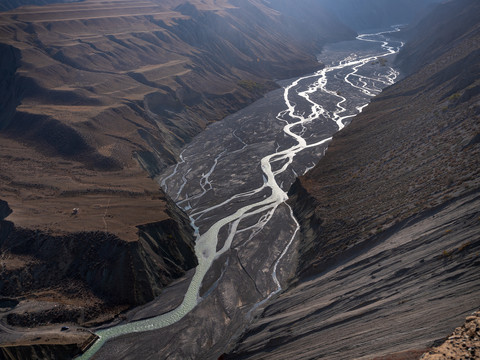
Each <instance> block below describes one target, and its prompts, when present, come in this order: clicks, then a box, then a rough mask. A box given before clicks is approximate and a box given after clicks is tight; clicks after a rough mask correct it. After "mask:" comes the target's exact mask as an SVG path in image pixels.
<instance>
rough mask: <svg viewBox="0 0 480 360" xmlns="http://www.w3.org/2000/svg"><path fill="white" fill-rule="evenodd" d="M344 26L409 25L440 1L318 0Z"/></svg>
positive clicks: (369, 27) (368, 27)
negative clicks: (430, 6)
mask: <svg viewBox="0 0 480 360" xmlns="http://www.w3.org/2000/svg"><path fill="white" fill-rule="evenodd" d="M319 2H320V3H321V4H322V5H323V6H325V7H326V8H327V9H328V10H329V11H331V12H332V13H334V14H335V15H336V16H337V17H338V18H339V19H340V20H341V21H342V22H343V23H344V24H346V25H347V26H350V27H351V28H353V29H356V30H367V29H375V28H383V27H387V26H390V25H392V24H409V23H411V22H412V20H414V19H415V18H416V17H418V16H419V15H420V14H423V13H424V11H425V10H426V9H427V8H428V7H429V5H431V4H433V3H436V2H440V0H420V1H419V0H396V1H390V0H361V1H359V0H320V1H319Z"/></svg>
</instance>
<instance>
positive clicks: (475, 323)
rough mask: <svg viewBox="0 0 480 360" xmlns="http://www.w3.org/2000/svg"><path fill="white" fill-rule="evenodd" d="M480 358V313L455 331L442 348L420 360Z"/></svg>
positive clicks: (426, 354) (430, 352) (468, 319)
mask: <svg viewBox="0 0 480 360" xmlns="http://www.w3.org/2000/svg"><path fill="white" fill-rule="evenodd" d="M478 358H480V312H478V311H477V312H475V313H473V314H471V315H470V316H468V317H467V318H466V321H465V324H463V325H462V326H460V327H458V328H456V329H455V331H454V332H453V334H451V335H450V336H449V337H448V338H447V340H446V341H445V342H444V343H443V344H442V345H440V346H437V347H434V348H433V349H431V350H430V351H428V352H427V353H425V354H424V355H423V356H422V357H420V360H447V359H466V360H474V359H478Z"/></svg>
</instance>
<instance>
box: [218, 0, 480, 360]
mask: <svg viewBox="0 0 480 360" xmlns="http://www.w3.org/2000/svg"><path fill="white" fill-rule="evenodd" d="M459 3H460V2H459ZM465 5H468V6H469V8H468V9H464V6H465ZM477 5H478V4H475V2H474V1H469V2H465V1H464V2H463V3H462V6H460V7H457V10H460V11H459V12H451V11H450V13H449V14H448V17H447V19H443V20H444V22H443V24H444V26H445V27H446V28H447V29H449V28H452V27H454V26H455V24H459V23H461V24H464V23H465V22H464V19H463V16H470V15H471V14H472V12H473V13H475V12H477V13H478V10H477V9H478V8H477ZM462 14H463V15H462ZM446 20H448V21H447V22H445V21H446ZM478 26H479V25H478V22H476V23H475V24H473V25H472V26H471V27H469V28H468V31H466V32H464V33H461V34H457V35H458V37H457V38H455V39H454V40H452V41H451V42H447V43H444V47H443V48H442V49H440V51H438V52H437V54H438V55H437V57H435V58H433V59H432V60H431V62H430V63H429V64H428V65H427V66H420V70H419V71H418V72H416V73H414V74H412V75H410V76H408V77H407V78H405V79H404V80H402V81H400V82H399V83H397V84H396V85H393V86H392V87H390V88H388V89H386V90H384V92H383V93H382V94H381V95H379V96H378V97H377V98H376V99H375V100H374V101H373V102H372V103H371V105H369V106H368V108H366V110H365V111H364V112H363V113H362V114H360V115H359V116H358V117H357V118H355V119H354V121H353V122H352V123H351V125H349V127H347V128H346V129H345V130H342V131H341V132H340V133H338V134H337V135H336V136H334V140H333V142H332V143H331V145H330V147H329V149H328V151H327V154H326V156H325V157H324V158H322V160H321V161H320V163H319V164H318V165H317V166H316V167H315V168H314V169H313V170H312V171H311V172H309V173H308V174H307V175H305V176H303V177H300V178H299V179H298V181H297V182H296V184H295V185H294V186H293V188H292V190H291V196H292V198H291V205H292V206H293V208H294V212H295V214H296V216H297V218H298V220H299V222H300V225H301V239H300V243H299V264H298V268H297V276H296V277H295V279H293V281H292V284H291V286H290V289H288V290H287V291H285V292H284V293H283V294H282V295H280V296H279V297H278V298H276V299H274V300H273V301H272V302H271V303H270V304H269V305H268V306H266V308H265V309H264V310H263V312H261V314H260V315H259V317H258V318H257V319H256V320H255V321H254V323H253V324H252V325H251V326H250V328H249V329H247V331H245V333H244V334H243V335H242V337H241V338H240V339H239V341H238V342H237V344H236V345H235V346H234V347H233V350H231V351H230V354H229V355H228V356H226V358H232V359H242V358H249V359H256V358H261V359H268V358H272V359H288V358H292V357H295V358H298V359H311V358H322V359H351V358H359V359H372V358H374V357H382V356H383V357H385V356H386V358H393V357H394V356H393V355H391V354H393V353H397V355H398V356H404V358H409V356H410V358H415V356H417V357H418V356H419V354H421V353H422V352H423V350H424V349H425V348H426V347H428V346H429V345H431V344H432V343H433V342H434V340H436V339H439V338H443V337H444V336H446V335H447V334H448V333H449V332H450V331H451V330H452V329H453V328H454V327H455V326H457V324H458V323H459V322H460V321H462V319H463V318H464V317H465V316H466V315H467V314H469V313H471V312H472V311H474V310H476V309H477V308H478V307H479V305H480V304H479V303H478V296H479V292H480V287H479V286H480V279H479V277H478V264H479V262H480V259H479V257H478V256H479V255H478V254H479V247H480V242H479V234H480V217H479V215H480V203H479V194H480V192H479V185H480V184H479V169H480V166H479V165H480V163H479V161H480V160H479V159H480V156H479V155H480V147H479V141H478V138H479V131H480V128H479V126H480V121H479V119H480V117H479V116H480V95H479V92H478V91H477V89H478V86H479V73H478V59H479V57H478V49H479V48H478V46H479V44H480V41H479V39H480V38H479V31H478ZM432 31H433V32H435V30H434V28H433V29H432ZM421 36H424V37H425V38H428V39H430V40H431V41H434V39H435V34H434V33H428V34H425V33H423V34H421ZM416 50H417V51H418V52H419V53H422V49H416ZM423 51H426V52H428V51H430V50H429V49H428V47H426V48H424V49H423ZM430 54H431V53H429V54H428V55H430ZM425 55H427V54H425ZM418 59H419V60H421V59H423V57H422V58H420V57H419V58H418ZM467 74H468V75H467ZM465 80H468V81H465ZM400 353H401V354H400ZM389 354H390V355H389Z"/></svg>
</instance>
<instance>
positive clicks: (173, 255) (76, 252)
mask: <svg viewBox="0 0 480 360" xmlns="http://www.w3.org/2000/svg"><path fill="white" fill-rule="evenodd" d="M167 212H168V213H169V215H170V216H171V218H169V219H166V220H163V221H159V222H156V223H150V224H145V225H139V226H138V229H139V235H138V237H139V238H138V240H137V241H130V242H127V241H125V240H122V239H120V238H118V237H117V236H115V235H113V234H111V233H108V232H99V231H97V232H74V233H66V234H63V235H53V234H51V233H48V232H45V231H39V230H30V229H22V228H17V227H15V226H12V224H11V223H9V222H7V221H2V223H1V224H0V229H1V233H2V238H1V239H0V249H1V250H2V253H7V254H8V256H9V257H10V258H14V257H15V256H23V257H29V266H23V267H15V266H9V265H8V262H6V263H5V264H4V270H3V271H2V273H1V274H0V291H1V293H2V295H3V296H9V297H11V298H13V297H28V296H32V295H33V294H35V292H39V291H41V290H43V289H48V288H54V287H58V288H59V290H58V291H59V292H60V293H62V291H63V292H64V294H63V295H64V297H68V291H69V290H70V291H72V289H73V288H75V286H73V284H74V283H77V282H78V284H76V285H77V286H78V287H79V289H84V288H87V289H89V290H91V291H92V292H93V293H94V294H95V295H96V296H98V297H99V298H101V299H104V301H105V302H106V303H107V304H110V305H128V306H132V305H139V304H143V303H145V302H147V301H149V300H152V299H153V298H154V297H155V296H157V295H158V294H159V293H160V292H161V289H162V288H163V287H164V286H165V285H167V284H168V283H170V282H171V281H172V279H175V278H178V277H180V276H182V275H184V274H185V271H186V270H188V269H191V268H193V267H195V266H196V265H197V262H196V257H195V252H194V239H193V235H192V231H191V229H190V227H189V225H188V219H187V218H186V216H185V214H183V213H181V212H180V211H179V210H177V209H176V208H175V207H174V206H170V209H168V211H167ZM3 230H5V231H3ZM10 261H11V259H10ZM87 307H88V305H87ZM32 325H33V324H32Z"/></svg>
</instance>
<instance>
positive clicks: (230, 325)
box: [81, 29, 403, 359]
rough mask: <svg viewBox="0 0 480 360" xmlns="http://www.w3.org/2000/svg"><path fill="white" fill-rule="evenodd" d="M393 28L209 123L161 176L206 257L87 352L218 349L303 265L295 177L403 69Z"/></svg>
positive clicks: (164, 354) (333, 50)
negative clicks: (298, 254)
mask: <svg viewBox="0 0 480 360" xmlns="http://www.w3.org/2000/svg"><path fill="white" fill-rule="evenodd" d="M394 31H397V30H396V29H395V30H389V31H384V32H377V33H372V34H363V35H360V36H359V37H358V38H357V40H354V41H348V42H342V43H337V44H331V45H328V46H326V47H325V49H324V51H323V52H322V54H321V55H319V57H318V59H319V61H320V62H321V63H322V64H324V65H325V67H323V68H322V66H320V64H319V68H320V69H319V71H317V72H316V73H314V74H309V75H306V76H303V77H300V78H296V79H290V80H285V81H279V82H278V83H279V85H280V86H281V88H280V89H278V90H275V91H272V92H270V93H268V94H266V95H265V97H264V98H262V99H261V100H259V101H257V102H255V103H253V104H252V105H250V106H248V107H247V108H245V109H243V110H241V111H239V112H237V113H235V114H233V115H231V116H228V117H227V118H225V119H224V120H223V121H221V122H218V123H215V124H213V125H211V126H209V127H208V128H207V129H206V130H205V131H204V132H203V133H201V134H199V135H198V136H197V137H196V138H195V139H194V140H193V141H192V142H191V143H190V144H189V145H188V146H187V147H186V148H185V149H184V150H183V152H182V154H181V161H180V162H179V163H178V164H177V165H175V166H172V167H171V168H168V169H167V170H166V171H165V172H164V173H163V174H162V175H161V176H160V178H159V182H160V184H161V186H162V187H163V188H164V189H165V191H166V192H167V194H168V195H169V196H170V197H172V199H174V200H175V202H176V203H177V204H178V206H180V207H181V208H182V209H183V210H184V211H185V212H186V213H187V214H188V215H189V216H190V219H191V223H192V226H193V227H194V229H195V231H196V248H195V250H196V254H197V257H198V260H199V265H198V267H197V268H196V269H195V270H192V271H191V272H190V273H189V276H187V277H186V278H185V279H183V280H182V281H179V282H177V283H175V284H174V285H172V286H171V287H167V289H166V290H165V291H164V294H162V295H161V296H160V297H159V298H158V299H157V300H155V301H153V302H152V303H151V304H148V305H147V306H144V307H143V308H142V309H141V310H136V312H135V311H134V312H133V313H132V314H131V315H130V316H129V317H128V321H125V322H124V323H121V324H117V325H115V326H112V327H109V328H104V329H100V330H97V331H96V333H97V334H98V335H99V336H100V340H99V341H97V342H96V343H95V344H94V345H93V346H92V347H91V348H90V349H89V351H88V352H87V353H85V354H84V355H83V356H82V357H81V358H82V359H88V358H92V357H93V358H95V359H140V358H141V359H159V358H162V359H167V358H168V359H189V358H209V359H213V358H215V359H216V358H218V356H219V355H221V354H222V352H223V351H222V350H223V349H224V348H225V346H226V345H227V344H228V343H229V341H231V339H232V338H235V336H238V335H239V334H240V333H241V331H242V329H243V328H244V326H245V325H246V324H247V323H248V322H249V321H252V318H253V317H254V315H255V310H256V309H257V308H258V307H259V306H261V305H263V304H264V303H265V302H267V301H268V299H269V298H270V297H272V296H274V295H275V294H277V293H278V292H280V291H281V290H282V285H284V284H285V283H286V281H287V280H288V277H289V275H291V272H292V271H293V270H294V262H295V258H294V254H295V251H294V250H295V249H294V248H295V240H296V235H297V231H298V224H297V222H296V220H295V218H294V217H293V214H292V212H291V209H290V208H289V207H288V205H286V204H285V201H286V200H287V194H286V192H287V191H288V189H289V187H290V186H291V185H292V183H293V181H294V180H295V178H296V177H297V176H299V175H302V174H304V173H305V172H306V171H308V170H309V169H310V168H312V167H313V166H314V165H315V164H316V163H317V162H318V160H319V159H320V158H321V157H322V156H323V154H324V153H325V151H326V149H327V146H328V143H329V141H330V140H331V137H332V135H333V134H334V133H335V132H337V131H338V130H341V129H342V128H343V127H344V126H346V125H347V124H348V123H349V122H350V121H351V118H352V117H353V116H355V115H356V114H358V113H359V112H360V111H361V110H362V109H363V108H364V107H365V106H366V105H367V104H368V102H369V101H370V99H371V98H372V97H373V96H375V95H376V94H378V93H379V92H381V90H382V89H383V88H385V87H386V86H388V85H391V84H393V83H394V82H395V80H396V79H397V77H398V75H399V74H398V72H397V71H396V70H395V69H393V68H392V67H391V64H392V61H393V57H394V55H395V53H396V52H398V50H399V49H400V47H401V46H402V45H403V44H402V43H401V42H400V41H399V40H397V39H391V38H389V35H390V34H391V33H392V32H394ZM182 299H183V301H182Z"/></svg>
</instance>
